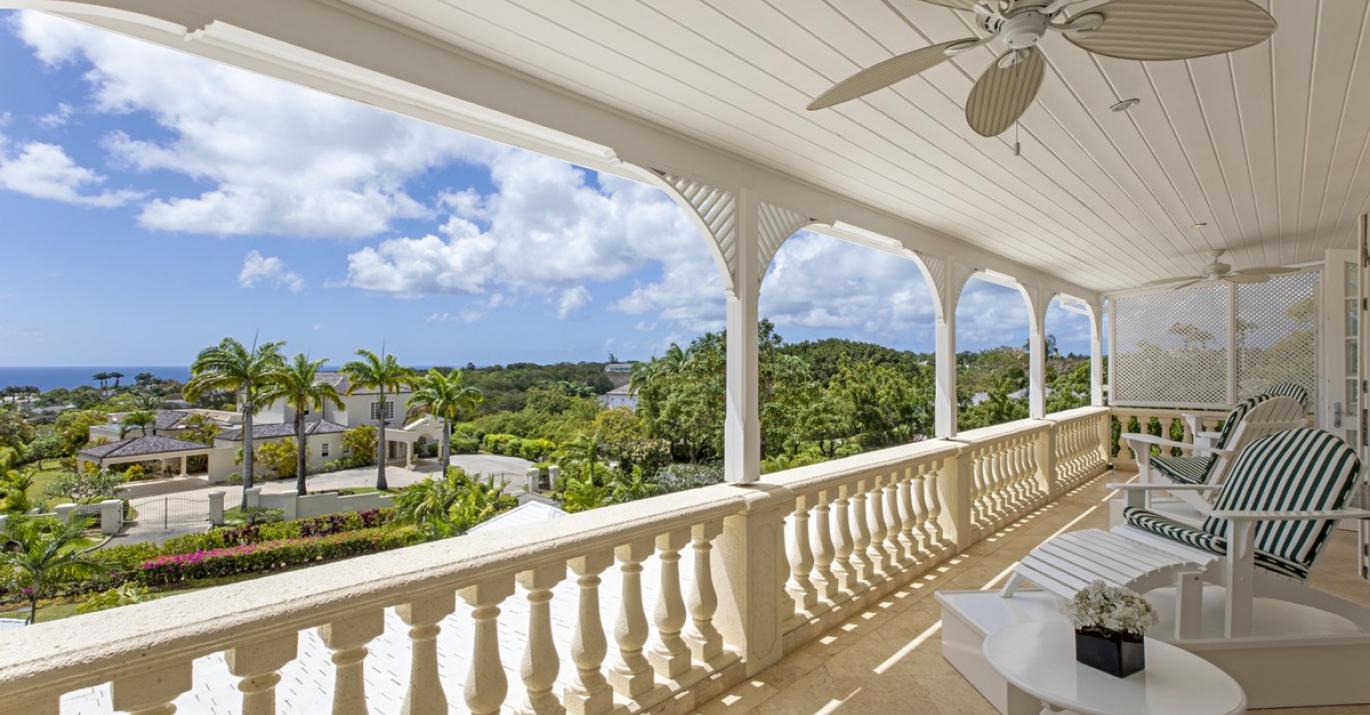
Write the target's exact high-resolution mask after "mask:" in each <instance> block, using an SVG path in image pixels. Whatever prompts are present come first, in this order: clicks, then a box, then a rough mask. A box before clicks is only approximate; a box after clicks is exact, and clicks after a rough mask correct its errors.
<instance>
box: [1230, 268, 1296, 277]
mask: <svg viewBox="0 0 1370 715" xmlns="http://www.w3.org/2000/svg"><path fill="white" fill-rule="evenodd" d="M1297 270H1298V269H1297V268H1285V267H1284V266H1264V267H1261V268H1243V269H1242V270H1240V271H1237V274H1238V275H1243V276H1267V277H1269V276H1282V275H1284V274H1286V273H1293V272H1295V271H1297Z"/></svg>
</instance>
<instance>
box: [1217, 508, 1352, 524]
mask: <svg viewBox="0 0 1370 715" xmlns="http://www.w3.org/2000/svg"><path fill="white" fill-rule="evenodd" d="M1209 516H1211V517H1214V518H1217V519H1228V520H1230V521H1325V520H1327V519H1370V510H1366V509H1328V510H1326V511H1246V510H1236V511H1215V512H1212V513H1211V514H1209Z"/></svg>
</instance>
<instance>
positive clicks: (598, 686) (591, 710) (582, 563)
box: [562, 551, 614, 715]
mask: <svg viewBox="0 0 1370 715" xmlns="http://www.w3.org/2000/svg"><path fill="white" fill-rule="evenodd" d="M613 562H614V556H613V554H612V553H611V552H609V551H591V552H589V553H587V554H586V555H584V556H580V557H577V558H574V559H571V562H570V566H571V571H572V572H573V573H575V575H576V585H577V586H578V587H579V588H580V599H579V601H578V606H577V611H576V613H577V616H576V630H575V633H574V635H572V636H571V662H573V663H575V664H576V672H577V673H578V675H579V677H578V678H577V680H576V681H575V682H573V683H572V684H571V685H569V686H568V687H567V688H566V691H565V693H564V694H563V695H562V702H563V703H564V704H565V706H566V709H567V711H569V712H571V713H572V714H573V715H600V714H601V713H606V712H609V710H611V709H612V708H613V705H614V694H613V691H612V690H610V689H609V682H608V681H607V680H605V679H604V672H603V671H602V670H601V667H602V665H603V663H604V656H605V655H606V654H607V653H608V648H609V644H608V640H607V639H606V638H605V636H604V625H603V623H602V622H601V621H600V616H599V583H600V576H599V574H600V573H601V572H603V571H604V569H606V568H609V566H610V564H612V563H613Z"/></svg>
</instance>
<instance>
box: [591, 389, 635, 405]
mask: <svg viewBox="0 0 1370 715" xmlns="http://www.w3.org/2000/svg"><path fill="white" fill-rule="evenodd" d="M599 404H601V405H604V406H605V407H606V408H614V407H627V408H628V409H630V410H637V391H636V390H633V389H632V388H630V387H628V386H627V385H619V386H618V387H615V388H614V389H612V390H610V391H608V392H606V393H604V394H603V395H600V396H599Z"/></svg>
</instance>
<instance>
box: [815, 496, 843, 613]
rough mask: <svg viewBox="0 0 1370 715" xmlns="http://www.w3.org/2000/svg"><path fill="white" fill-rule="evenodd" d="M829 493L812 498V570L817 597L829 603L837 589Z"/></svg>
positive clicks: (836, 594)
mask: <svg viewBox="0 0 1370 715" xmlns="http://www.w3.org/2000/svg"><path fill="white" fill-rule="evenodd" d="M830 494H831V492H828V491H823V492H820V493H818V494H815V495H814V496H813V499H814V500H815V502H816V503H815V504H814V506H813V533H814V545H813V568H814V572H815V573H817V574H818V583H817V584H816V586H817V587H818V595H819V596H821V597H822V598H824V599H826V600H829V601H836V600H837V598H838V593H839V592H840V591H839V588H838V583H837V575H836V574H834V573H833V570H832V564H833V559H834V558H836V556H837V553H836V551H834V549H833V543H832V525H831V524H830V523H829V521H828V514H829V511H830V509H831V506H829V504H828V499H829V495H830Z"/></svg>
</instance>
